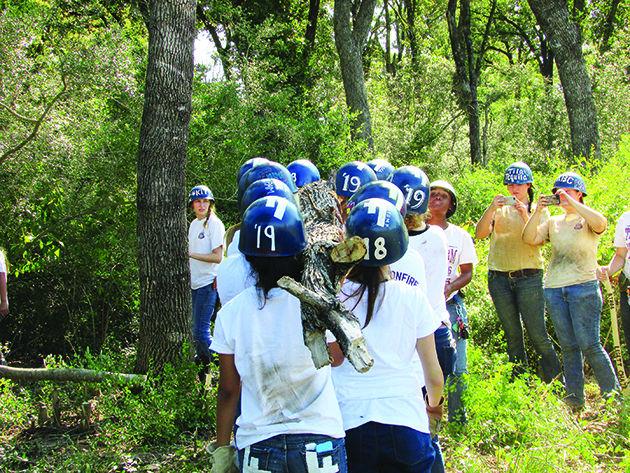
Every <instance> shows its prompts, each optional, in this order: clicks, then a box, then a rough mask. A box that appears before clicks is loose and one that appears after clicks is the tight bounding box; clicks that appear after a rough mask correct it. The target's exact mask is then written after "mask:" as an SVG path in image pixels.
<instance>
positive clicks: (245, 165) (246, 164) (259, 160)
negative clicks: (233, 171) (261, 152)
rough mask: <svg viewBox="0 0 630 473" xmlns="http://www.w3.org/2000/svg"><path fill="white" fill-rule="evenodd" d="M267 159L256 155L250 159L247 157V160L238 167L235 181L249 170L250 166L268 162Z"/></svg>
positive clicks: (238, 180)
mask: <svg viewBox="0 0 630 473" xmlns="http://www.w3.org/2000/svg"><path fill="white" fill-rule="evenodd" d="M268 162H269V160H268V159H267V158H264V157H262V156H257V157H255V158H252V159H248V160H247V161H245V162H244V163H243V165H242V166H241V167H240V168H239V170H238V174H237V175H236V182H237V183H239V182H240V180H241V177H243V175H244V174H245V173H246V172H247V171H249V170H250V169H251V168H253V167H256V166H259V165H261V164H265V163H268Z"/></svg>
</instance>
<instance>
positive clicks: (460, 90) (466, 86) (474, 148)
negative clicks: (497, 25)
mask: <svg viewBox="0 0 630 473" xmlns="http://www.w3.org/2000/svg"><path fill="white" fill-rule="evenodd" d="M457 3H458V0H449V2H448V7H447V10H446V20H447V24H448V33H449V38H450V42H451V51H452V53H453V60H454V61H455V76H454V78H453V85H454V87H453V88H454V92H455V96H456V97H457V102H458V104H459V107H460V108H461V110H462V111H464V112H465V113H466V116H467V118H468V139H469V143H470V161H471V163H472V164H479V163H481V160H482V153H481V138H480V125H479V102H478V99H477V84H478V82H479V74H480V70H481V60H482V58H483V54H484V51H483V48H482V50H481V51H480V52H479V53H478V55H477V56H478V57H477V62H475V53H474V51H473V46H472V38H471V33H470V23H471V19H470V0H460V2H459V3H460V5H459V20H457V19H456V12H457ZM493 11H494V10H493ZM491 21H492V12H491V14H490V17H489V20H488V22H491ZM486 30H488V28H486ZM486 34H487V33H486ZM484 43H485V40H484Z"/></svg>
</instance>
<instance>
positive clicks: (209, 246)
mask: <svg viewBox="0 0 630 473" xmlns="http://www.w3.org/2000/svg"><path fill="white" fill-rule="evenodd" d="M205 221H206V219H205V218H203V219H201V220H199V219H198V218H196V219H195V220H193V221H192V222H190V227H189V228H188V251H189V252H190V253H201V254H204V255H209V254H210V253H212V250H214V249H216V248H218V247H220V246H221V245H223V236H224V235H225V227H224V226H223V222H221V220H219V217H217V216H216V215H215V214H214V213H213V214H211V215H210V218H209V219H208V224H207V225H206V226H205V227H204V223H205ZM188 261H189V262H190V286H191V287H192V288H193V289H199V288H200V287H205V286H207V285H208V284H212V281H214V278H215V277H216V275H217V268H218V266H219V265H218V264H216V263H206V262H205V261H199V260H196V259H193V258H188Z"/></svg>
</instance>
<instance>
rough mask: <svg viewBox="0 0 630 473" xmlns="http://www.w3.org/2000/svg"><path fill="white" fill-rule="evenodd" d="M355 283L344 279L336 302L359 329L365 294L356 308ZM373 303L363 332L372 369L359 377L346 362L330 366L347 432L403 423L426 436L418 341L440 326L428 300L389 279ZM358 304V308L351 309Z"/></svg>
mask: <svg viewBox="0 0 630 473" xmlns="http://www.w3.org/2000/svg"><path fill="white" fill-rule="evenodd" d="M358 287H359V286H358V284H357V283H354V282H352V281H346V282H345V283H344V285H343V287H342V292H341V294H340V295H339V299H340V300H341V301H342V303H343V305H344V306H345V307H346V308H347V309H349V310H352V312H353V313H354V315H356V316H357V318H358V319H359V323H360V324H361V326H362V327H363V325H365V318H366V312H367V291H366V292H365V293H364V294H363V297H362V298H361V300H360V301H359V302H358V304H357V300H356V297H353V298H347V296H346V295H347V294H353V293H354V292H355V291H356V289H357V288H358ZM383 289H384V291H382V292H381V293H380V294H379V297H377V299H376V305H375V308H374V315H373V316H372V320H370V323H369V324H368V326H367V327H365V328H364V329H363V330H362V331H363V336H364V337H365V342H366V345H367V348H368V350H369V352H370V354H371V355H372V357H373V358H374V365H373V366H372V368H371V369H370V370H369V371H368V372H366V373H358V372H357V371H356V370H355V369H354V368H353V367H352V365H351V364H350V362H349V361H348V360H344V362H343V363H342V364H341V365H340V366H338V367H337V368H333V382H334V384H335V391H336V393H337V399H339V406H340V407H341V414H342V416H343V426H344V428H345V429H346V430H348V429H352V428H354V427H358V426H360V425H363V424H365V423H367V422H380V423H383V424H390V425H402V426H406V427H410V428H412V429H415V430H418V431H420V432H429V420H428V417H427V414H426V410H425V405H424V401H423V399H422V386H423V385H424V380H423V379H421V378H420V377H419V375H418V372H417V370H416V369H415V363H417V361H418V359H419V358H418V353H417V351H416V342H417V340H418V339H419V338H423V337H426V336H429V335H431V334H433V332H435V330H436V329H437V328H438V327H439V326H440V320H439V319H438V317H436V315H435V314H434V312H433V311H432V310H431V307H430V306H429V304H428V302H427V300H426V296H425V295H424V294H423V293H422V291H419V290H418V289H416V288H413V287H410V286H408V285H406V284H404V283H403V282H401V281H394V280H389V281H387V282H385V283H383V284H382V285H381V290H383ZM355 305H356V307H355Z"/></svg>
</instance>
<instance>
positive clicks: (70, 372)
mask: <svg viewBox="0 0 630 473" xmlns="http://www.w3.org/2000/svg"><path fill="white" fill-rule="evenodd" d="M0 378H7V379H12V380H14V381H59V382H66V381H70V382H75V383H100V382H102V381H113V382H116V383H128V384H132V385H139V384H142V383H144V382H146V380H147V377H146V375H140V374H126V373H111V372H109V371H95V370H88V369H81V368H13V367H11V366H0Z"/></svg>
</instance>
